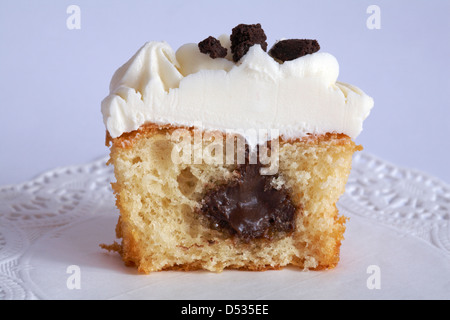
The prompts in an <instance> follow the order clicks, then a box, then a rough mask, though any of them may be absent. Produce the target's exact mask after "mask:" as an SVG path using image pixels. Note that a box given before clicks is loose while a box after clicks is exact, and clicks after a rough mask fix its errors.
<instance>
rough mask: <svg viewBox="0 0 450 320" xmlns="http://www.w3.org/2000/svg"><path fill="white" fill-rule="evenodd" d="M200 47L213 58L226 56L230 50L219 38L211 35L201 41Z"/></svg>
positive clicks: (201, 50) (202, 51)
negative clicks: (223, 45)
mask: <svg viewBox="0 0 450 320" xmlns="http://www.w3.org/2000/svg"><path fill="white" fill-rule="evenodd" d="M198 48H199V49H200V52H201V53H204V54H209V56H210V57H211V58H213V59H216V58H225V57H226V55H227V51H228V50H227V48H224V47H222V45H221V44H220V41H219V40H217V39H216V38H214V37H211V36H209V37H208V38H206V39H205V40H203V41H201V42H199V44H198Z"/></svg>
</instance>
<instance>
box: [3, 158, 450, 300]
mask: <svg viewBox="0 0 450 320" xmlns="http://www.w3.org/2000/svg"><path fill="white" fill-rule="evenodd" d="M106 160H107V158H106V157H105V158H101V159H99V160H97V161H94V162H92V163H88V164H84V165H79V166H71V167H65V168H57V169H54V170H52V171H49V172H47V173H45V174H43V175H41V176H39V177H37V178H36V179H33V180H31V181H29V182H26V183H23V184H18V185H11V186H4V187H0V299H189V300H196V299H234V300H235V299H257V300H262V299H449V298H450V272H449V270H450V186H448V185H447V184H445V183H443V182H441V181H440V180H438V179H435V178H433V177H430V176H428V175H426V174H424V173H421V172H417V171H413V170H408V169H403V168H399V167H397V166H395V165H393V164H390V163H387V162H386V161H384V160H382V159H379V158H377V157H375V156H373V155H371V154H368V153H366V152H359V153H358V154H356V155H355V156H354V162H353V170H352V173H351V175H350V178H349V181H348V184H347V187H346V192H345V194H344V195H343V196H342V197H341V199H340V200H339V202H338V207H339V210H340V213H341V214H343V215H345V216H347V217H349V218H350V219H349V220H348V221H347V231H346V233H345V240H344V242H343V244H342V247H341V261H340V264H339V265H338V266H337V267H336V268H335V269H332V270H327V271H305V272H301V271H299V270H298V269H294V268H285V269H283V270H278V271H265V272H249V271H235V270H226V271H224V272H222V273H218V274H216V273H211V272H204V271H196V272H177V271H167V272H157V273H152V274H149V275H143V274H138V273H137V272H136V270H135V269H134V268H131V267H126V266H124V264H123V262H122V260H121V259H120V257H119V256H118V255H117V254H116V253H110V252H108V251H105V250H103V249H101V248H100V247H99V244H100V243H106V244H111V243H112V242H113V241H114V240H115V234H114V228H115V225H116V222H117V218H118V210H117V209H116V208H115V205H114V202H115V199H114V195H113V193H112V190H111V187H110V182H111V181H113V180H114V178H113V172H112V168H110V167H107V166H106V165H105V163H106Z"/></svg>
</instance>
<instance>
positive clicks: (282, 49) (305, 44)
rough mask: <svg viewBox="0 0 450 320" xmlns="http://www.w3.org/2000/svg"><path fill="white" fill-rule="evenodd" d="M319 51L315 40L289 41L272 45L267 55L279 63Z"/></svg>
mask: <svg viewBox="0 0 450 320" xmlns="http://www.w3.org/2000/svg"><path fill="white" fill-rule="evenodd" d="M319 50H320V46H319V43H318V42H317V40H310V39H290V40H281V41H278V42H277V43H275V44H274V46H273V47H272V48H271V49H270V50H269V54H270V55H271V56H272V57H273V58H275V59H277V60H280V61H283V62H284V61H290V60H294V59H297V58H299V57H302V56H305V55H307V54H311V53H314V52H317V51H319Z"/></svg>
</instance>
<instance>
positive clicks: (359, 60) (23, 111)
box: [0, 0, 450, 185]
mask: <svg viewBox="0 0 450 320" xmlns="http://www.w3.org/2000/svg"><path fill="white" fill-rule="evenodd" d="M70 5H77V6H78V7H79V8H80V10H81V15H80V18H81V20H80V22H81V24H80V27H81V28H80V29H73V30H70V29H68V28H67V24H66V21H67V19H68V18H69V14H68V13H67V8H68V7H69V6H70ZM370 5H377V6H378V7H379V8H380V18H381V20H380V27H381V28H380V29H369V28H368V27H367V24H366V22H367V19H368V18H369V17H370V15H371V14H370V13H368V12H367V8H368V7H369V6H370ZM449 21H450V1H447V0H429V1H424V0H416V1H413V0H408V1H399V0H385V1H381V0H373V1H364V0H341V1H338V0H329V1H321V0H313V1H300V0H295V1H294V0H293V1H288V0H277V1H273V0H272V1H265V0H257V1H249V0H239V1H236V0H228V1H211V0H210V1H199V0H195V1H194V0H191V1H189V0H179V1H173V0H172V1H170V0H164V1H112V0H108V1H106V0H95V1H92V0H91V1H88V0H78V1H62V0H53V1H42V0H41V1H31V0H30V1H24V0H14V1H13V0H9V1H7V0H6V1H5V0H1V1H0V48H1V49H0V139H1V140H0V185H5V184H16V183H20V182H24V181H27V180H29V179H31V178H33V177H35V176H36V175H38V174H40V173H42V172H45V171H46V170H49V169H52V168H55V167H61V166H67V165H73V164H82V163H87V162H90V161H92V160H95V159H97V158H99V157H103V156H105V155H107V154H108V149H107V148H106V147H105V145H104V138H105V127H104V125H103V121H102V115H101V112H100V102H101V100H102V99H103V98H104V97H105V96H106V95H107V94H108V86H109V82H110V79H111V76H112V74H113V72H114V71H115V70H116V69H117V68H118V67H119V66H120V65H122V64H123V63H125V62H126V61H127V60H128V59H129V58H130V57H131V56H132V55H133V54H134V53H135V52H136V51H137V50H138V49H139V48H140V47H141V46H142V45H143V44H144V43H145V42H146V41H149V40H165V41H167V42H168V43H169V44H170V45H171V46H172V47H173V48H174V49H176V48H178V47H179V46H180V45H182V44H184V43H186V42H199V41H201V40H203V39H204V38H206V37H208V36H209V35H213V36H219V35H221V34H223V33H230V32H231V29H232V28H233V27H234V26H235V25H237V24H239V23H261V24H262V26H263V28H264V30H265V31H266V34H267V36H268V43H269V46H271V45H272V44H273V43H274V42H275V41H276V40H278V39H280V38H310V39H317V40H318V41H319V43H320V45H321V51H324V52H329V53H331V54H333V55H334V56H335V57H336V58H337V59H338V61H339V63H340V75H339V80H340V81H342V82H348V83H351V84H354V85H356V86H358V87H360V88H361V89H363V90H364V91H365V92H366V93H368V94H369V95H371V96H372V97H373V98H374V100H375V107H374V109H373V111H372V113H371V115H370V117H369V118H368V119H367V120H366V122H365V123H364V131H363V132H362V134H361V135H360V136H359V137H358V138H357V142H358V143H360V144H362V145H363V146H364V148H365V151H366V152H369V153H372V154H374V155H376V156H378V157H380V158H382V159H385V160H387V161H388V162H391V163H394V164H396V165H398V166H401V167H407V168H412V169H417V170H420V171H423V172H426V173H429V174H430V175H432V176H435V177H438V178H440V179H442V180H443V181H446V182H447V183H449V182H450V168H449V162H450V161H449V160H450V159H449V155H450V152H449V149H450V120H449V119H450V103H449V93H450V78H449V75H450V72H449V71H450V68H449V58H450V43H449V39H450V37H449V34H450V22H449Z"/></svg>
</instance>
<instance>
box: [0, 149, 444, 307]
mask: <svg viewBox="0 0 450 320" xmlns="http://www.w3.org/2000/svg"><path fill="white" fill-rule="evenodd" d="M106 161H107V158H106V157H105V158H101V159H99V160H97V161H94V162H92V163H88V164H84V165H79V166H70V167H65V168H57V169H54V170H52V171H49V172H47V173H44V174H42V175H41V176H39V177H37V178H36V179H33V180H31V181H29V182H26V183H22V184H18V185H11V186H4V187H0V300H2V299H36V298H37V297H36V295H35V293H34V292H33V290H32V289H31V288H30V287H28V285H27V282H26V277H25V276H26V273H27V269H28V268H32V266H27V265H21V257H22V256H23V254H24V253H25V252H26V250H27V248H28V247H29V246H30V245H31V244H32V243H33V242H35V241H36V240H37V239H39V238H40V237H41V236H43V235H44V234H46V233H48V232H50V231H52V230H54V229H55V228H56V227H61V226H65V225H69V224H71V223H74V222H75V221H77V220H78V219H80V218H85V217H87V216H89V215H94V214H95V213H96V211H98V209H99V208H103V209H105V208H110V209H111V211H113V210H116V209H115V207H114V202H115V200H114V195H113V193H112V190H111V186H110V182H111V181H113V180H114V178H113V169H112V168H111V167H108V166H106ZM338 206H339V209H340V210H341V212H343V213H344V214H345V212H346V211H347V212H351V213H352V214H355V215H358V216H362V217H365V218H367V219H373V220H374V221H377V222H378V223H381V224H383V225H385V226H387V227H390V228H395V229H396V230H398V231H399V232H404V233H407V234H410V235H413V236H416V237H418V238H420V239H422V240H424V241H426V242H427V243H429V244H430V245H432V246H434V247H436V248H438V249H440V250H441V251H442V252H443V253H444V254H449V255H450V223H449V221H450V187H449V186H448V185H447V184H445V183H443V182H441V181H439V180H438V179H435V178H433V177H430V176H428V175H426V174H424V173H421V172H417V171H413V170H407V169H402V168H398V167H397V166H395V165H392V164H389V163H387V162H385V161H383V160H381V159H379V158H377V157H375V156H373V155H370V154H368V153H366V152H359V153H358V154H356V155H355V156H354V161H353V169H352V173H351V175H350V177H349V181H348V183H347V186H346V192H345V194H344V195H343V196H342V197H341V199H340V200H339V202H338Z"/></svg>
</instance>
